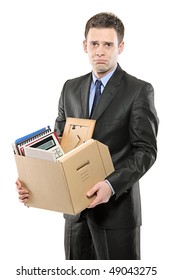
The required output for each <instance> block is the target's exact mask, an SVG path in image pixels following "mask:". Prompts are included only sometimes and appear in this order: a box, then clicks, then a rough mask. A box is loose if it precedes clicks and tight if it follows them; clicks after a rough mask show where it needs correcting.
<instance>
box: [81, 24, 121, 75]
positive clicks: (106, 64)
mask: <svg viewBox="0 0 173 280" xmlns="http://www.w3.org/2000/svg"><path fill="white" fill-rule="evenodd" d="M83 46H84V51H85V52H86V53H88V57H89V60H90V63H91V65H92V68H93V72H94V74H95V75H96V76H97V77H98V78H101V77H103V76H104V75H105V74H107V73H108V72H110V71H111V70H112V69H113V68H115V67H116V65H117V59H118V54H120V53H121V52H122V50H123V47H124V42H121V43H120V44H119V45H118V37H117V33H116V31H115V30H114V29H113V28H103V29H99V28H91V29H90V30H89V32H88V35H87V39H86V40H85V41H84V42H83Z"/></svg>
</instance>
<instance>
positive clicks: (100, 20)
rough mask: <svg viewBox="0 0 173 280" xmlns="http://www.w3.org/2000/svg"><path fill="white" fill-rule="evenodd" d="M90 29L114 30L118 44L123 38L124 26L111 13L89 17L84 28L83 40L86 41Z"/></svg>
mask: <svg viewBox="0 0 173 280" xmlns="http://www.w3.org/2000/svg"><path fill="white" fill-rule="evenodd" d="M90 28H114V29H115V31H116V32H117V36H118V44H120V43H121V42H122V40H123V38H124V25H123V23H122V21H121V20H120V19H119V18H118V17H117V16H116V15H114V14H113V13H99V14H96V15H94V16H93V17H91V18H90V19H89V20H88V21H87V23H86V26H85V39H87V35H88V32H89V30H90Z"/></svg>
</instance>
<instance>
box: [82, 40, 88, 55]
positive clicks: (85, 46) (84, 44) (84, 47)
mask: <svg viewBox="0 0 173 280" xmlns="http://www.w3.org/2000/svg"><path fill="white" fill-rule="evenodd" d="M83 49H84V52H86V53H87V52H88V51H87V41H86V40H84V41H83Z"/></svg>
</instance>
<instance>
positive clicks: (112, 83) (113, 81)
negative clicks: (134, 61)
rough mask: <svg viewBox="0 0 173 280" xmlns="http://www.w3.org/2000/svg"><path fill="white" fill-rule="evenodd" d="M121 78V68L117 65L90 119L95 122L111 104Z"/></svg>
mask: <svg viewBox="0 0 173 280" xmlns="http://www.w3.org/2000/svg"><path fill="white" fill-rule="evenodd" d="M122 76H123V71H122V69H121V67H120V66H119V65H118V67H117V69H116V71H115V73H114V74H113V75H112V77H111V78H110V80H109V81H108V83H107V85H106V87H105V89H104V91H103V92H102V95H101V98H100V101H99V104H98V107H96V109H95V112H94V114H93V115H92V119H96V120H97V119H99V118H100V116H101V115H102V114H103V113H104V111H105V110H106V109H107V107H108V106H109V104H110V103H111V102H112V100H113V99H114V98H116V96H117V94H116V93H117V88H118V87H119V85H120V83H121V78H122Z"/></svg>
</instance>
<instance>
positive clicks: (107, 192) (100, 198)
mask: <svg viewBox="0 0 173 280" xmlns="http://www.w3.org/2000/svg"><path fill="white" fill-rule="evenodd" d="M94 194H95V195H96V198H95V199H94V200H93V201H92V202H91V204H90V205H89V207H88V208H93V207H95V206H97V205H99V204H101V203H106V202H108V201H109V199H110V197H111V194H112V191H111V189H110V187H109V186H108V184H107V183H106V182H105V181H103V182H99V183H97V184H96V185H95V186H94V187H93V188H91V189H90V190H89V191H88V192H87V196H88V197H91V196H93V195H94Z"/></svg>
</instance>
